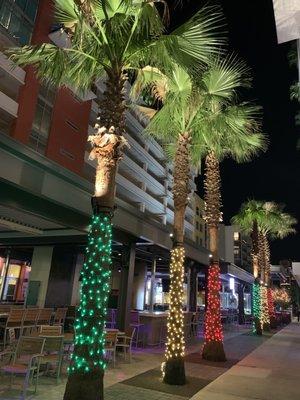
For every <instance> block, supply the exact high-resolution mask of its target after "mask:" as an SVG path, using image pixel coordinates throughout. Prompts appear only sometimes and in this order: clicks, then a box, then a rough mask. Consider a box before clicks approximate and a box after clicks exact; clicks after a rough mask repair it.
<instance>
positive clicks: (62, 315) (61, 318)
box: [53, 307, 68, 329]
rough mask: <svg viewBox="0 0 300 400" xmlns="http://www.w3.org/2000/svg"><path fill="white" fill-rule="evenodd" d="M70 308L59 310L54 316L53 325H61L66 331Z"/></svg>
mask: <svg viewBox="0 0 300 400" xmlns="http://www.w3.org/2000/svg"><path fill="white" fill-rule="evenodd" d="M67 311H68V307H63V308H57V309H56V311H55V314H54V319H53V325H60V326H61V327H62V329H64V325H65V319H66V315H67Z"/></svg>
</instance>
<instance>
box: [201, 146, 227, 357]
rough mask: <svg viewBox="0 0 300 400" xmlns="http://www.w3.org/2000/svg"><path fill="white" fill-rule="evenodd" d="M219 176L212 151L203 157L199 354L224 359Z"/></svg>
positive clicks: (216, 162) (216, 161) (218, 167)
mask: <svg viewBox="0 0 300 400" xmlns="http://www.w3.org/2000/svg"><path fill="white" fill-rule="evenodd" d="M220 187H221V176H220V166H219V161H218V159H217V158H216V156H215V154H214V152H213V151H211V152H210V153H209V154H208V155H207V156H206V159H205V181H204V189H205V220H206V223H207V226H208V234H209V246H210V252H211V255H212V257H211V263H210V265H209V270H208V282H207V288H206V290H207V307H206V314H205V331H204V336H205V342H204V346H203V351H202V357H203V358H204V359H206V360H211V361H225V360H226V356H225V352H224V347H223V329H222V324H221V307H220V266H219V223H220V221H221V219H222V214H221V189H220Z"/></svg>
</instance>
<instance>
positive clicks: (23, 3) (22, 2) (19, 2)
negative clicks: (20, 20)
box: [15, 0, 27, 10]
mask: <svg viewBox="0 0 300 400" xmlns="http://www.w3.org/2000/svg"><path fill="white" fill-rule="evenodd" d="M15 3H16V4H17V6H18V7H20V8H21V9H22V10H25V7H26V3H27V0H15Z"/></svg>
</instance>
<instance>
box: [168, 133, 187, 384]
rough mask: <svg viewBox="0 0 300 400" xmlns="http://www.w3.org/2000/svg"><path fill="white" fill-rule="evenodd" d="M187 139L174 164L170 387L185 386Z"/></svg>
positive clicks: (182, 139)
mask: <svg viewBox="0 0 300 400" xmlns="http://www.w3.org/2000/svg"><path fill="white" fill-rule="evenodd" d="M189 147H190V136H189V134H188V133H184V134H181V135H179V137H178V140H177V144H176V154H175V160H174V183H173V189H172V192H173V198H174V229H173V248H172V250H171V262H170V308H169V314H168V321H167V342H166V350H165V361H164V363H163V365H162V371H163V379H164V382H165V383H168V384H171V385H183V384H184V383H185V369H184V350H185V340H184V316H183V309H182V307H183V281H184V259H185V250H184V246H183V240H184V217H185V210H186V206H187V203H188V194H189V192H190V187H189V179H190V154H189Z"/></svg>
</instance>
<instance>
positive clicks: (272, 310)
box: [268, 287, 275, 321]
mask: <svg viewBox="0 0 300 400" xmlns="http://www.w3.org/2000/svg"><path fill="white" fill-rule="evenodd" d="M268 310H269V317H270V321H271V319H273V318H275V307H274V301H273V293H272V289H271V288H270V287H268Z"/></svg>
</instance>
